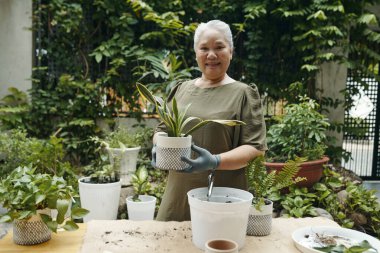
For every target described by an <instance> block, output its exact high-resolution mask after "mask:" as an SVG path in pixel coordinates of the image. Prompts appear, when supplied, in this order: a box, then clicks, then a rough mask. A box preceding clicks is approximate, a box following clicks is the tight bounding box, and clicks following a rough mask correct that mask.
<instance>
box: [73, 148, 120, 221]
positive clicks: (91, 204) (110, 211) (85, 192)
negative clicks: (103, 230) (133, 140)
mask: <svg viewBox="0 0 380 253" xmlns="http://www.w3.org/2000/svg"><path fill="white" fill-rule="evenodd" d="M118 163H119V161H118V159H115V160H114V163H113V164H110V162H109V158H108V156H107V155H104V154H102V155H100V158H99V159H98V160H97V161H95V162H94V164H92V165H89V166H86V168H85V171H86V174H88V175H89V176H87V177H84V178H81V179H79V180H78V182H79V195H80V202H81V206H82V207H83V208H86V209H88V210H89V211H90V213H89V215H87V216H86V217H84V219H83V221H84V222H87V221H90V220H116V217H117V211H118V207H119V198H120V191H121V181H120V176H119V170H118Z"/></svg>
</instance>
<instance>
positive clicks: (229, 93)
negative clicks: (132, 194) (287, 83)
mask: <svg viewBox="0 0 380 253" xmlns="http://www.w3.org/2000/svg"><path fill="white" fill-rule="evenodd" d="M194 83H195V80H190V81H186V82H183V83H179V84H178V85H177V86H176V87H174V88H173V90H172V92H171V93H170V94H169V97H168V100H169V101H171V100H172V99H173V97H175V98H176V101H177V104H178V107H179V109H180V110H181V109H184V108H185V107H186V106H187V105H188V104H191V105H190V107H189V109H188V111H187V113H186V116H195V117H199V118H201V119H224V120H241V121H244V122H245V123H246V125H242V126H235V127H231V126H224V125H220V124H217V123H210V124H208V125H206V126H204V127H202V128H200V129H198V130H196V131H195V132H193V133H192V134H191V135H192V141H193V142H194V144H195V145H197V146H199V147H202V148H205V149H207V150H208V151H210V152H211V153H212V154H220V153H223V152H227V151H229V150H232V149H234V148H236V147H238V146H241V145H251V146H253V147H255V148H256V149H258V150H262V151H264V150H266V149H267V146H266V140H265V138H266V129H265V121H264V117H263V112H262V106H261V100H260V95H259V92H258V90H257V87H256V85H254V84H252V85H251V86H249V85H247V84H244V83H241V82H233V83H229V84H225V85H222V86H218V87H213V88H199V87H197V86H195V84H194ZM194 124H195V123H194ZM190 127H191V126H190ZM158 131H163V132H165V126H164V125H163V124H160V125H159V126H158V127H157V129H156V132H158ZM208 174H209V173H208V172H201V173H186V172H178V171H170V172H169V176H168V182H167V186H166V189H165V193H164V196H163V200H162V203H161V206H160V209H159V211H158V215H157V220H161V221H169V220H173V221H184V220H190V209H189V205H188V200H187V192H188V191H189V190H191V189H194V188H198V187H207V184H208V182H207V176H208ZM214 186H223V187H233V188H239V189H244V190H246V189H247V179H246V175H245V169H244V168H242V169H238V170H231V171H226V170H223V171H219V170H217V171H216V175H215V181H214Z"/></svg>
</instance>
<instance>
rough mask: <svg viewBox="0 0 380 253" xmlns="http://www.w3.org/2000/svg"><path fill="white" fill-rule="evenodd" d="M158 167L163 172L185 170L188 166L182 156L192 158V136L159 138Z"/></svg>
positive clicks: (165, 136) (157, 149)
mask: <svg viewBox="0 0 380 253" xmlns="http://www.w3.org/2000/svg"><path fill="white" fill-rule="evenodd" d="M156 145H157V146H156V167H157V168H159V169H162V170H184V169H185V168H186V167H187V166H188V164H187V163H185V162H183V161H182V160H181V156H185V157H188V158H190V155H191V136H186V137H168V136H167V135H159V136H157V143H156Z"/></svg>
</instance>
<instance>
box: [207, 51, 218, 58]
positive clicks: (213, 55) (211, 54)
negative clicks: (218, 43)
mask: <svg viewBox="0 0 380 253" xmlns="http://www.w3.org/2000/svg"><path fill="white" fill-rule="evenodd" d="M207 58H211V59H214V58H216V54H215V52H214V51H213V50H210V51H209V52H208V54H207Z"/></svg>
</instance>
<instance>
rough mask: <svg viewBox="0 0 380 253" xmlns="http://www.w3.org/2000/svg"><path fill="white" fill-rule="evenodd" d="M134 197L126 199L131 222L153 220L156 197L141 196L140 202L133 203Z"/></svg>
mask: <svg viewBox="0 0 380 253" xmlns="http://www.w3.org/2000/svg"><path fill="white" fill-rule="evenodd" d="M132 198H133V196H130V197H128V198H127V199H126V203H127V210H128V219H129V220H153V218H154V210H155V209H156V197H154V196H150V195H139V199H140V201H133V199H132Z"/></svg>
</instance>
